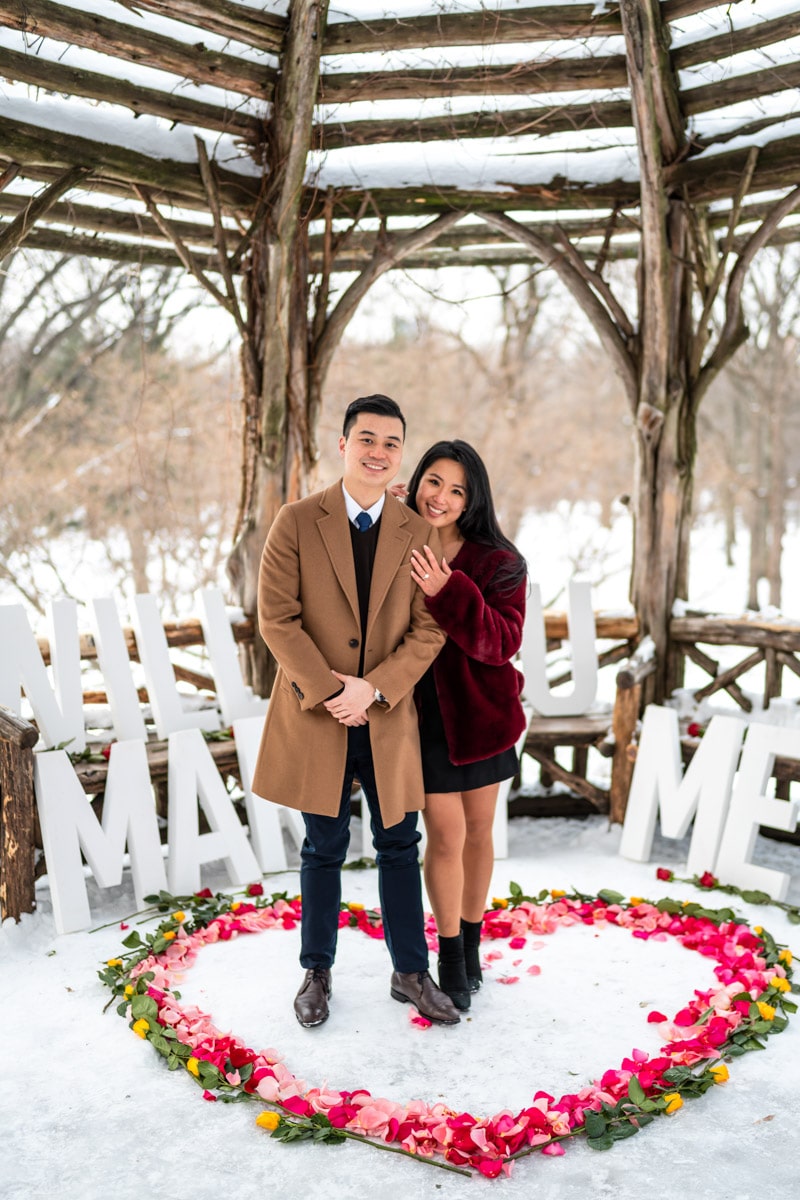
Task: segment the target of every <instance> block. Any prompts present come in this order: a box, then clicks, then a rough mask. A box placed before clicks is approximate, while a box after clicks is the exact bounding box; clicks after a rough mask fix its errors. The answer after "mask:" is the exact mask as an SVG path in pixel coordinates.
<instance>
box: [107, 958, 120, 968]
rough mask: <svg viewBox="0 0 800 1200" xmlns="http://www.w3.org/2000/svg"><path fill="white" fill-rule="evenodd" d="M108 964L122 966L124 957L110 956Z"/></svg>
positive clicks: (109, 965) (108, 965)
mask: <svg viewBox="0 0 800 1200" xmlns="http://www.w3.org/2000/svg"><path fill="white" fill-rule="evenodd" d="M106 966H107V967H121V966H122V959H121V958H109V959H108V961H107V962H106Z"/></svg>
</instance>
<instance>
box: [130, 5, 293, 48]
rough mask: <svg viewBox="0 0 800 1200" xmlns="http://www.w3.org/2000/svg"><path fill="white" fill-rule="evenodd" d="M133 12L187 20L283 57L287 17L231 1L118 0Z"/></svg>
mask: <svg viewBox="0 0 800 1200" xmlns="http://www.w3.org/2000/svg"><path fill="white" fill-rule="evenodd" d="M117 3H118V4H121V5H122V6H123V7H124V8H129V9H130V10H131V12H134V13H137V14H138V13H139V12H141V11H144V12H154V13H158V14H159V15H160V16H162V17H169V18H170V20H172V21H183V22H184V23H185V24H187V25H191V26H192V27H193V28H196V29H207V30H208V31H209V33H217V34H219V35H220V37H225V38H230V39H231V40H232V41H235V42H243V43H245V44H246V45H248V46H253V47H255V49H257V50H267V51H268V52H270V53H271V54H280V51H281V49H282V47H283V39H284V36H285V33H286V17H283V16H278V15H277V14H276V13H270V12H259V11H258V9H256V8H252V7H250V6H249V5H245V4H234V3H232V2H231V0H117Z"/></svg>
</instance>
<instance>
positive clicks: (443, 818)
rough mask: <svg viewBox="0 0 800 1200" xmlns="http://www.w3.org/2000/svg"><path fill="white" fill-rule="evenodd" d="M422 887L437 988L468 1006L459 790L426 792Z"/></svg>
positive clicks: (462, 847) (456, 1004)
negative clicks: (431, 926) (433, 932)
mask: <svg viewBox="0 0 800 1200" xmlns="http://www.w3.org/2000/svg"><path fill="white" fill-rule="evenodd" d="M423 813H424V817H425V825H426V828H427V832H428V844H427V846H426V847H425V864H424V870H425V886H426V887H427V889H428V896H429V897H430V902H431V907H432V908H433V913H434V916H435V917H436V927H437V930H438V933H439V964H438V965H439V987H440V988H441V989H442V991H443V992H446V993H447V995H448V996H449V997H450V999H451V1000H452V1001H453V1004H455V1006H456V1008H458V1009H460V1010H461V1011H462V1012H466V1010H467V1009H468V1008H469V1006H470V995H469V984H468V983H467V971H466V964H465V961H464V940H463V938H462V936H461V895H462V892H463V889H464V870H463V853H464V832H465V822H464V806H463V804H462V802H461V793H460V792H439V793H436V794H433V795H426V797H425V808H424V810H423Z"/></svg>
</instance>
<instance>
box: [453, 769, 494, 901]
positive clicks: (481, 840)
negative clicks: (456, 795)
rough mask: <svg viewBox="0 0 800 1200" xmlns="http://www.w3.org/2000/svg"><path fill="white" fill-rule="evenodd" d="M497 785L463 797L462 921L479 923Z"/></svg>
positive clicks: (490, 855)
mask: <svg viewBox="0 0 800 1200" xmlns="http://www.w3.org/2000/svg"><path fill="white" fill-rule="evenodd" d="M499 790H500V785H499V783H490V784H488V785H487V786H486V787H482V788H475V789H474V790H472V791H469V792H463V793H462V799H463V811H464V821H465V829H464V850H463V854H462V868H463V879H464V886H463V891H462V898H461V913H460V914H459V915H460V916H462V917H463V918H464V920H465V921H482V920H483V914H484V912H485V911H486V897H487V894H488V891H489V884H490V882H491V878H492V868H493V867H494V846H493V844H492V825H493V824H494V810H495V807H496V805H497V793H498V791H499Z"/></svg>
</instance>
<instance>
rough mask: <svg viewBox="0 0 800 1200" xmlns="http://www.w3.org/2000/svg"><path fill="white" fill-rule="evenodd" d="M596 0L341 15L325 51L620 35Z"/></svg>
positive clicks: (693, 5) (683, 8) (690, 2)
mask: <svg viewBox="0 0 800 1200" xmlns="http://www.w3.org/2000/svg"><path fill="white" fill-rule="evenodd" d="M599 7H600V6H598V5H596V4H575V5H566V4H553V5H543V6H542V7H541V8H518V9H500V10H499V11H498V10H495V9H481V10H480V11H478V12H468V13H437V14H436V15H435V16H422V17H407V18H404V19H400V18H397V17H385V18H382V19H375V20H366V21H341V22H337V23H336V24H329V25H328V27H327V29H326V30H325V40H324V53H325V54H365V53H369V52H370V51H374V50H381V51H384V50H386V49H387V48H391V49H392V50H409V49H414V48H417V47H425V46H477V45H482V44H487V45H498V46H499V45H505V44H509V43H514V42H534V41H553V40H556V39H564V38H574V39H581V40H583V39H585V38H590V37H610V36H618V35H620V34H621V33H622V25H621V22H620V19H619V13H618V12H616V11H615V10H614V9H613V8H609V9H607V10H606V11H605V12H603V11H599V12H598V8H599ZM708 7H709V0H666V3H664V4H663V5H662V8H663V10H664V18H665V20H667V21H673V20H677V19H679V18H680V17H685V16H689V15H691V14H693V13H696V12H702V11H703V10H704V9H707V8H708Z"/></svg>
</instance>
